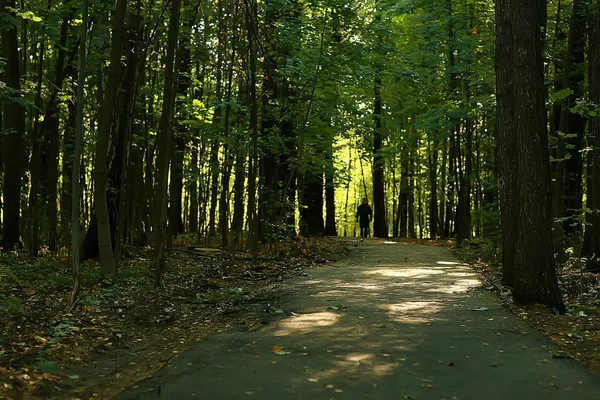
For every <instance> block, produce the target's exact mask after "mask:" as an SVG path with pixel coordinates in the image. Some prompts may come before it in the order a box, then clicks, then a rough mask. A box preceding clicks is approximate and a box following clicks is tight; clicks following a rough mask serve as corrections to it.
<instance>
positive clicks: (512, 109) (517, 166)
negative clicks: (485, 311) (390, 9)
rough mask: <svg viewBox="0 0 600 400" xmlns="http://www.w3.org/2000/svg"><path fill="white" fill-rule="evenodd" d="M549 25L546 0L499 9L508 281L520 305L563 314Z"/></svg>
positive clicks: (508, 0) (509, 0)
mask: <svg viewBox="0 0 600 400" xmlns="http://www.w3.org/2000/svg"><path fill="white" fill-rule="evenodd" d="M545 23H546V1H545V0H528V1H526V2H523V1H520V0H497V2H496V26H497V37H496V78H497V80H496V82H497V97H498V118H497V130H498V164H499V165H498V167H499V168H498V172H499V183H500V197H501V205H500V210H501V220H502V222H501V223H502V233H503V235H502V244H503V246H502V259H503V280H504V283H505V284H506V285H508V286H510V287H511V288H512V289H513V296H514V298H515V301H516V302H518V303H520V304H531V303H541V304H545V305H547V306H549V307H553V308H555V309H557V310H559V311H561V312H563V311H564V310H565V306H564V304H563V301H562V298H561V295H560V291H559V289H558V284H557V280H556V273H555V266H554V254H553V246H552V237H551V226H552V223H551V201H550V200H551V199H550V164H549V154H548V131H547V129H548V128H547V125H546V111H545V89H544V66H543V60H542V48H543V41H544V27H545Z"/></svg>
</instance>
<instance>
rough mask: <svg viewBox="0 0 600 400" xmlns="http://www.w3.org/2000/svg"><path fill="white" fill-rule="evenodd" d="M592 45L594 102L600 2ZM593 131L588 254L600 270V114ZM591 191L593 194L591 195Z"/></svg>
mask: <svg viewBox="0 0 600 400" xmlns="http://www.w3.org/2000/svg"><path fill="white" fill-rule="evenodd" d="M589 10H590V11H589V14H590V16H589V23H590V28H589V42H588V43H589V45H588V68H589V70H588V71H589V78H588V79H589V95H590V101H591V102H593V103H594V104H600V46H598V43H600V3H599V2H597V1H596V2H595V3H592V6H591V7H589ZM589 134H590V137H591V138H592V140H593V144H594V149H593V151H592V152H591V154H590V157H592V185H591V187H590V188H588V192H589V193H588V208H589V209H590V210H591V226H590V227H588V230H590V231H591V232H590V234H589V237H590V238H589V242H588V243H587V246H585V249H586V253H587V255H588V257H595V258H596V260H595V262H591V263H589V269H590V270H593V271H595V272H597V271H600V267H599V266H600V263H599V262H598V258H600V116H599V115H596V116H593V117H591V118H590V122H589ZM590 194H591V195H590Z"/></svg>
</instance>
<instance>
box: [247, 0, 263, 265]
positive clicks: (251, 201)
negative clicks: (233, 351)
mask: <svg viewBox="0 0 600 400" xmlns="http://www.w3.org/2000/svg"><path fill="white" fill-rule="evenodd" d="M245 3H246V31H247V33H248V58H249V61H250V71H249V72H250V77H249V86H250V90H249V97H250V132H251V142H252V151H251V153H250V157H249V162H248V213H247V218H248V227H249V230H248V231H249V232H248V249H249V250H250V253H251V254H252V259H253V261H256V256H257V254H258V243H259V239H260V232H259V226H260V225H259V219H258V215H257V209H258V204H257V201H256V200H257V199H256V178H257V177H258V99H257V96H256V64H257V57H258V55H257V52H256V43H257V40H258V38H257V33H258V32H257V29H258V24H257V23H256V19H257V18H258V15H257V14H258V10H257V4H256V2H255V0H245Z"/></svg>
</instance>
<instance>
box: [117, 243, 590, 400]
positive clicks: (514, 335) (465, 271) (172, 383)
mask: <svg viewBox="0 0 600 400" xmlns="http://www.w3.org/2000/svg"><path fill="white" fill-rule="evenodd" d="M352 250H353V254H352V255H351V257H350V258H349V259H348V260H346V261H344V262H342V263H339V264H337V265H336V266H332V267H324V268H319V269H314V270H312V271H310V273H309V274H310V276H309V277H308V278H299V279H297V280H295V281H292V282H289V283H286V284H284V285H283V286H284V288H283V289H282V293H281V299H280V301H279V302H278V303H276V306H277V307H278V308H279V309H281V310H283V312H284V314H281V316H280V317H279V316H277V315H273V316H271V317H272V318H275V319H277V318H279V319H280V320H278V321H274V322H269V321H265V324H264V325H262V327H261V328H260V329H258V330H257V331H252V332H247V331H243V330H238V331H233V332H229V333H226V334H223V335H220V336H215V337H214V338H212V339H211V340H210V341H208V342H206V343H201V344H199V345H198V346H197V349H196V350H193V351H189V352H187V353H185V354H183V355H181V356H180V357H178V358H177V359H176V360H175V361H174V362H173V363H172V364H171V365H170V366H169V367H168V368H165V369H164V370H163V371H161V374H162V375H161V374H159V375H157V376H156V377H155V378H152V379H150V380H148V381H147V382H144V383H143V384H142V385H141V386H140V391H143V390H145V391H144V392H143V393H144V395H143V396H135V397H128V396H127V395H124V396H123V397H121V398H122V399H129V398H136V399H142V398H154V397H157V396H153V395H150V394H148V393H150V392H152V388H156V387H157V385H158V384H159V382H160V385H161V386H160V393H162V397H164V398H188V397H189V396H188V395H189V393H190V390H186V387H188V388H190V387H202V393H204V398H211V399H251V398H257V399H258V398H260V399H269V400H275V399H277V400H279V399H297V400H307V399H333V398H335V399H336V400H337V399H339V400H343V399H373V400H375V399H384V400H385V399H394V400H395V399H432V400H439V399H452V398H456V399H461V400H464V399H483V398H486V399H490V400H504V399H506V398H507V397H509V398H510V397H512V398H516V399H521V398H532V399H534V398H539V399H546V398H548V399H561V400H571V399H574V398H577V399H578V400H588V399H592V398H596V397H589V396H588V397H586V396H584V395H582V394H581V393H584V390H586V389H585V388H584V386H582V384H579V383H577V382H578V381H580V380H581V377H580V371H579V370H576V369H568V370H566V371H565V370H562V369H561V368H562V364H560V363H559V362H558V361H556V360H552V359H551V357H549V355H548V348H547V343H546V342H544V341H541V340H540V338H539V337H537V336H536V333H535V332H534V331H532V330H531V329H530V328H529V327H527V326H526V325H525V324H523V323H522V322H520V321H519V320H518V319H517V318H516V317H514V316H513V315H510V314H508V313H507V312H506V310H504V309H503V308H502V307H501V306H500V305H499V304H497V302H496V300H495V298H494V297H493V296H492V295H491V294H489V293H487V292H485V291H484V290H482V288H481V283H480V282H479V280H478V279H477V276H476V275H475V274H474V272H473V271H472V270H471V269H470V268H469V267H467V266H465V265H463V264H460V263H458V262H455V261H452V257H451V255H450V253H449V252H448V250H447V249H445V248H440V247H434V246H414V245H407V244H405V243H395V244H394V245H387V244H384V243H383V242H377V241H367V243H366V244H364V245H361V246H357V247H354V248H353V249H352ZM263 307H264V306H263ZM262 309H263V310H264V308H262ZM273 349H277V351H274V350H273ZM562 362H564V360H562ZM232 379H235V382H236V383H235V385H233V384H232V383H231V382H232ZM557 387H560V388H561V389H560V392H559V391H557V389H556V388H557ZM596 389H597V390H596ZM594 390H595V391H594V392H593V393H594V396H596V393H599V392H600V387H598V388H595V389H594Z"/></svg>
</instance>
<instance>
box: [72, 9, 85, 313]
mask: <svg viewBox="0 0 600 400" xmlns="http://www.w3.org/2000/svg"><path fill="white" fill-rule="evenodd" d="M88 8H89V1H88V0H83V10H82V21H83V23H82V27H81V39H80V47H79V72H78V75H77V94H76V102H77V111H76V112H77V117H76V123H75V153H74V155H73V177H72V180H71V182H72V185H73V189H72V192H71V193H72V204H71V247H72V253H73V258H72V260H71V262H72V265H73V290H72V292H71V296H70V297H69V306H70V307H73V306H74V305H75V301H76V300H77V295H78V293H79V287H80V277H79V275H80V273H79V272H80V271H79V264H80V260H79V257H80V255H79V254H80V253H81V249H80V243H81V226H80V224H79V221H80V215H79V210H80V205H79V204H80V195H81V187H80V178H81V153H82V150H83V103H84V101H85V98H84V96H83V86H84V84H85V75H86V65H85V64H86V44H87V43H86V42H87V32H88V23H89V15H88Z"/></svg>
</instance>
